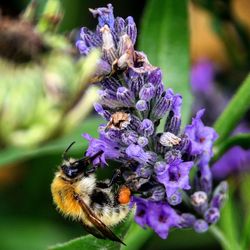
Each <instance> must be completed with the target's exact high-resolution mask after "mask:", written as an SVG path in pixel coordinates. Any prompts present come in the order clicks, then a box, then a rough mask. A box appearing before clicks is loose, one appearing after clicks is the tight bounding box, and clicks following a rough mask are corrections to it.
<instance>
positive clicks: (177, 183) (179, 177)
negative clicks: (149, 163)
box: [155, 159, 193, 198]
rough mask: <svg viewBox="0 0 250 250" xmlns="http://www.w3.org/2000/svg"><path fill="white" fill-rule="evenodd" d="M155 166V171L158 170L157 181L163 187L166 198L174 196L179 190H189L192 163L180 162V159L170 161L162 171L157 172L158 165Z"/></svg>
mask: <svg viewBox="0 0 250 250" xmlns="http://www.w3.org/2000/svg"><path fill="white" fill-rule="evenodd" d="M157 165H158V166H155V169H157V170H158V172H157V173H156V174H157V179H158V181H159V182H160V183H162V184H163V185H164V186H165V188H166V193H167V197H168V198H170V197H172V196H173V195H176V192H178V191H179V190H182V189H184V190H188V189H190V185H189V172H190V169H191V168H192V166H193V162H192V161H190V162H182V160H180V159H178V160H175V161H172V162H171V163H169V164H166V165H165V168H164V170H163V171H159V168H160V167H159V163H158V164H157ZM162 168H163V167H162ZM160 170H161V169H160ZM177 195H178V194H177Z"/></svg>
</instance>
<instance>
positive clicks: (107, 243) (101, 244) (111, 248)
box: [49, 213, 133, 250]
mask: <svg viewBox="0 0 250 250" xmlns="http://www.w3.org/2000/svg"><path fill="white" fill-rule="evenodd" d="M132 217H133V213H131V214H130V216H129V217H128V218H127V219H126V221H125V222H124V223H122V224H121V225H119V226H117V227H116V229H115V230H113V232H114V233H115V234H116V235H117V236H118V237H119V238H120V239H123V238H124V236H125V234H126V233H127V231H128V229H129V227H130V225H131V219H132ZM120 248H121V244H120V243H118V242H114V241H111V240H101V239H97V238H95V237H94V236H93V235H89V234H88V235H86V236H83V237H80V238H77V239H74V240H71V241H69V242H66V243H63V244H57V245H55V246H52V247H49V250H82V249H89V250H90V249H91V250H95V249H96V250H98V249H102V250H118V249H120Z"/></svg>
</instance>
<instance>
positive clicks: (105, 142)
mask: <svg viewBox="0 0 250 250" xmlns="http://www.w3.org/2000/svg"><path fill="white" fill-rule="evenodd" d="M83 137H84V138H85V139H87V140H88V141H89V147H88V150H87V152H86V155H87V156H93V155H94V154H96V153H98V152H100V151H103V153H102V154H101V155H100V157H97V158H96V159H95V160H94V161H93V164H94V165H99V164H100V165H101V166H104V165H107V162H106V160H107V159H118V158H119V156H120V151H119V147H118V146H117V144H116V143H115V142H113V141H111V140H109V139H107V138H105V137H103V136H101V137H100V139H95V138H92V137H91V136H90V135H88V134H83Z"/></svg>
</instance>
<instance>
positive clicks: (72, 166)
mask: <svg viewBox="0 0 250 250" xmlns="http://www.w3.org/2000/svg"><path fill="white" fill-rule="evenodd" d="M61 170H62V171H63V173H64V174H65V176H66V177H68V178H70V179H74V178H76V177H77V176H79V175H81V174H83V173H84V166H82V164H80V162H79V160H72V159H70V160H66V161H64V163H63V164H62V165H61Z"/></svg>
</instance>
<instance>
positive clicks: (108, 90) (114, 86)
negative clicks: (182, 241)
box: [77, 4, 226, 238]
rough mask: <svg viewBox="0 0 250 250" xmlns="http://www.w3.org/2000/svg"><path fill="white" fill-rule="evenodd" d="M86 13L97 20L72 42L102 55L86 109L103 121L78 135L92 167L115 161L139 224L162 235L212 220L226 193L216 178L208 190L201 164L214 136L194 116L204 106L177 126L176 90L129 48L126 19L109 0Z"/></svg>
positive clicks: (131, 31)
mask: <svg viewBox="0 0 250 250" xmlns="http://www.w3.org/2000/svg"><path fill="white" fill-rule="evenodd" d="M91 12H92V13H93V15H94V16H95V17H97V18H98V25H97V28H96V31H95V32H92V31H90V30H88V29H86V28H83V29H82V30H81V39H80V40H79V41H78V42H77V47H78V48H79V50H80V53H81V54H82V55H87V54H88V53H89V51H90V50H91V49H92V48H95V47H98V48H101V51H102V53H103V54H102V57H101V59H100V61H99V64H100V65H99V66H100V67H99V68H98V71H97V72H96V75H95V77H94V80H92V82H93V81H96V82H98V83H99V85H100V91H99V95H100V101H99V103H97V104H95V106H94V107H95V110H96V112H97V113H98V114H99V115H100V116H102V117H103V118H104V119H105V124H104V125H102V126H100V127H99V139H94V138H92V137H90V136H89V135H85V136H84V137H85V138H86V139H87V140H88V141H89V147H88V149H87V153H86V154H87V155H90V156H91V155H94V154H95V153H97V152H100V151H103V154H101V155H100V156H99V157H98V158H97V159H96V160H95V161H94V165H102V166H103V165H106V164H107V161H109V160H110V162H113V161H115V162H118V164H119V165H120V166H122V167H121V171H122V176H121V180H120V181H119V182H121V183H123V184H124V185H127V186H128V187H129V188H130V189H131V192H132V194H133V199H132V201H131V204H136V214H135V221H136V222H137V223H138V224H139V225H140V226H142V227H143V228H145V227H147V226H148V227H151V228H152V229H153V230H154V231H155V232H156V233H157V234H158V235H159V236H160V237H162V238H166V237H167V236H168V233H169V230H170V229H171V228H173V227H192V228H194V230H196V231H197V232H204V231H206V230H207V229H208V226H209V225H210V224H212V223H214V222H216V221H217V220H218V218H219V216H218V214H219V209H220V208H221V206H222V201H223V199H224V198H225V193H226V191H225V192H223V190H225V188H224V189H223V185H222V184H221V185H220V186H219V187H218V188H217V189H216V190H217V191H216V192H214V193H213V186H212V175H211V170H210V167H209V161H210V159H211V157H212V155H213V152H212V146H213V143H214V141H215V139H216V138H217V134H216V133H215V131H214V129H212V128H210V127H207V126H205V125H204V124H203V122H202V121H201V117H202V115H203V114H204V110H200V111H199V112H198V113H197V115H196V117H195V118H193V120H192V124H191V125H188V126H186V128H185V130H184V131H182V130H181V106H182V96H181V95H179V94H176V93H174V91H173V90H172V89H165V88H164V85H163V82H162V72H161V70H160V69H159V68H156V67H154V66H152V65H151V64H150V63H149V61H148V59H147V56H146V55H145V54H144V53H142V52H139V51H136V50H135V49H134V44H135V41H136V34H137V31H136V26H135V23H134V21H133V18H132V17H128V18H127V19H125V20H124V19H123V18H121V17H117V18H115V17H114V15H113V7H112V5H110V4H109V5H108V7H104V8H98V9H96V10H91ZM161 119H164V121H161ZM160 122H161V124H163V125H164V124H165V125H164V126H159V125H160ZM193 166H195V167H194V172H193V173H194V178H193V180H192V181H191V180H190V179H191V178H190V170H191V169H192V167H193ZM196 166H197V167H198V169H197V170H196ZM124 169H125V170H124ZM218 190H219V191H218ZM184 198H185V199H184ZM185 202H188V204H189V205H191V206H192V207H191V209H190V208H188V207H187V206H186V205H185V204H184V203H185ZM197 218H199V219H197Z"/></svg>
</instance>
